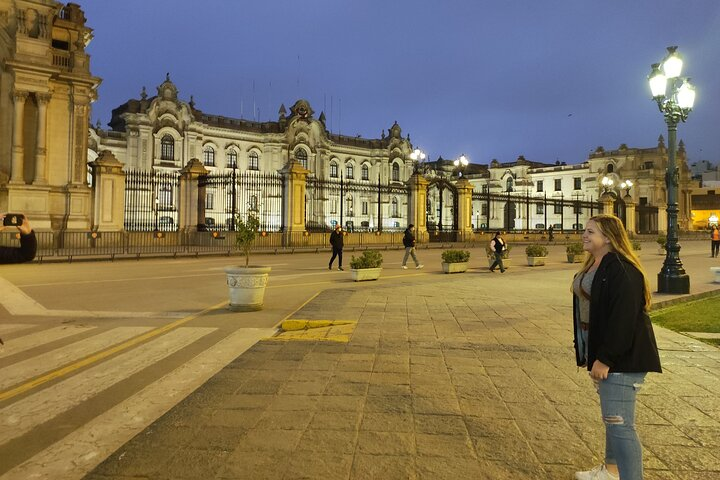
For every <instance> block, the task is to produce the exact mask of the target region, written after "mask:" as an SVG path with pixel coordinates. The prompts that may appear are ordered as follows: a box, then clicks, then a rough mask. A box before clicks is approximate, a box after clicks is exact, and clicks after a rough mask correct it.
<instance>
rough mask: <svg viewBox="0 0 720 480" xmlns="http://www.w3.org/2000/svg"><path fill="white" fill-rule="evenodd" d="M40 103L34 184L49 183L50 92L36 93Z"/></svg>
mask: <svg viewBox="0 0 720 480" xmlns="http://www.w3.org/2000/svg"><path fill="white" fill-rule="evenodd" d="M35 98H37V103H38V128H37V150H36V153H35V179H34V180H33V184H34V185H46V184H47V166H46V158H47V147H46V146H47V106H48V103H50V94H48V93H36V94H35Z"/></svg>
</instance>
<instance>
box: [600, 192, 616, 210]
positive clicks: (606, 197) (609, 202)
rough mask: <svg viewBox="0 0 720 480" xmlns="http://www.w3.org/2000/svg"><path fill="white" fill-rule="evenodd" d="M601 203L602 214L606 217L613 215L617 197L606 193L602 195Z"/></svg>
mask: <svg viewBox="0 0 720 480" xmlns="http://www.w3.org/2000/svg"><path fill="white" fill-rule="evenodd" d="M600 201H601V202H602V206H603V209H602V213H604V214H605V215H612V214H613V205H614V203H615V197H613V195H612V194H611V193H610V192H605V193H603V194H602V195H600Z"/></svg>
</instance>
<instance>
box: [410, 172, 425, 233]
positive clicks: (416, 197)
mask: <svg viewBox="0 0 720 480" xmlns="http://www.w3.org/2000/svg"><path fill="white" fill-rule="evenodd" d="M407 184H408V186H409V187H410V197H409V198H408V210H409V211H408V224H411V223H412V224H413V225H415V233H416V236H417V238H418V239H419V240H427V223H426V220H427V186H428V181H427V180H425V177H423V176H422V175H421V174H419V173H417V172H416V173H413V174H412V176H411V177H410V178H409V179H408V181H407Z"/></svg>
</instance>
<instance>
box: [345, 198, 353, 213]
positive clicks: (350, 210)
mask: <svg viewBox="0 0 720 480" xmlns="http://www.w3.org/2000/svg"><path fill="white" fill-rule="evenodd" d="M345 210H347V215H348V216H349V217H352V216H353V197H352V195H348V196H347V198H346V199H345Z"/></svg>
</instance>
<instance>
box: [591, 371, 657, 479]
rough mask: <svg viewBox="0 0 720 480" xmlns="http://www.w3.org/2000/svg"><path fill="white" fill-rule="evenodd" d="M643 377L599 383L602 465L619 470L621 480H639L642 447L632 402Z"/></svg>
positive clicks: (635, 375) (612, 377)
mask: <svg viewBox="0 0 720 480" xmlns="http://www.w3.org/2000/svg"><path fill="white" fill-rule="evenodd" d="M645 375H646V374H645V373H611V374H609V375H608V378H607V379H606V380H601V381H600V382H598V393H599V394H600V409H601V411H602V418H603V422H604V423H605V463H609V464H613V465H617V466H618V470H619V472H620V478H621V479H622V480H642V478H643V461H642V445H641V444H640V439H639V438H638V435H637V432H636V431H635V403H636V402H635V401H636V397H637V392H638V390H640V387H641V386H642V384H643V382H645Z"/></svg>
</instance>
